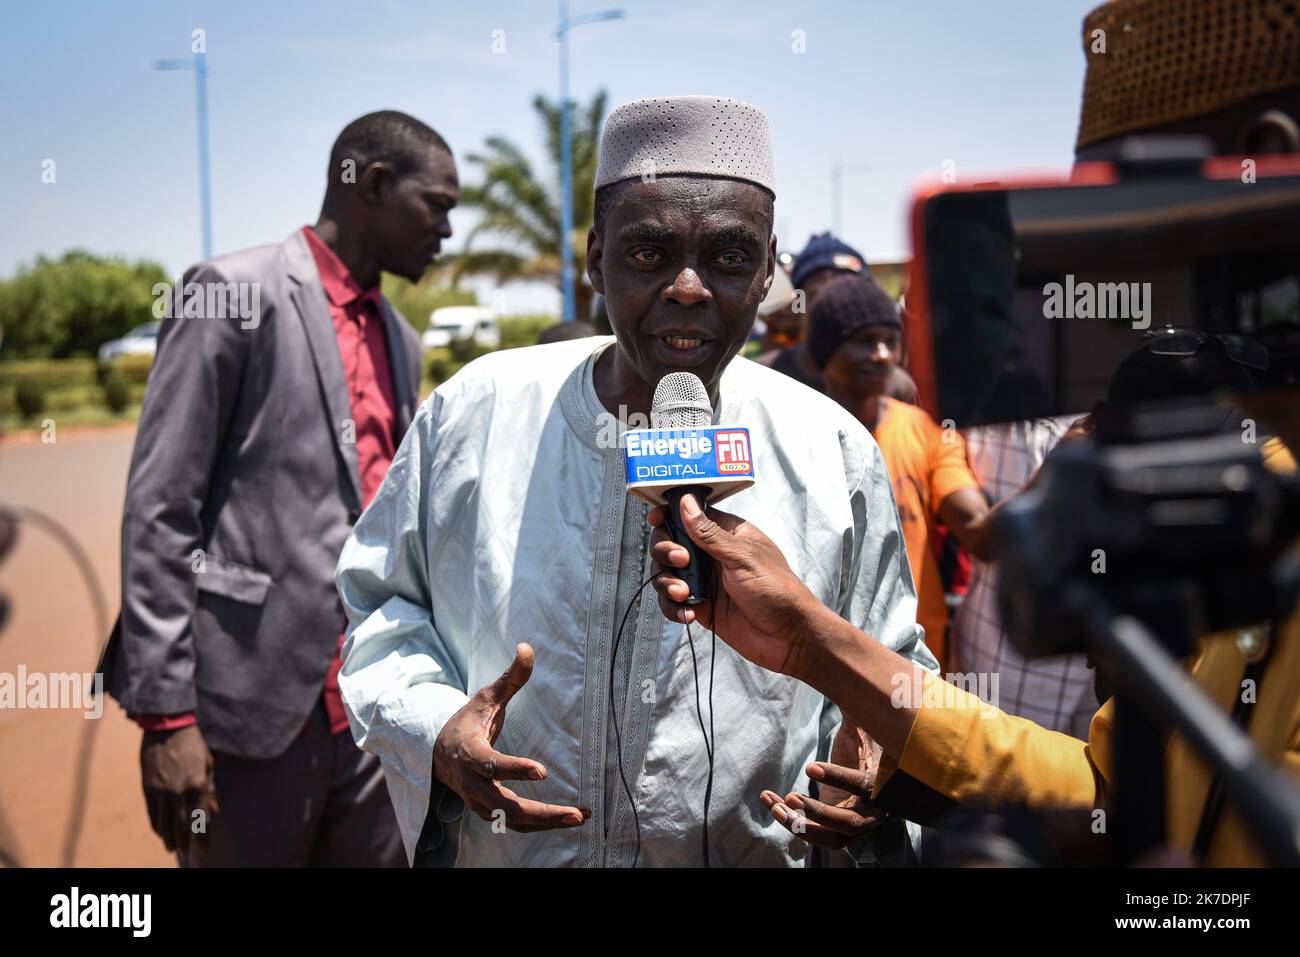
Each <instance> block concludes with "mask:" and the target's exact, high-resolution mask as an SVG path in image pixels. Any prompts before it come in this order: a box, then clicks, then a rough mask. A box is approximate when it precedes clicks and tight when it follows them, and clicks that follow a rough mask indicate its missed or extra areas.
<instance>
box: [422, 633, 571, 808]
mask: <svg viewBox="0 0 1300 957" xmlns="http://www.w3.org/2000/svg"><path fill="white" fill-rule="evenodd" d="M532 673H533V649H532V648H531V647H530V646H529V645H526V644H520V645H519V646H518V647H517V648H516V649H515V660H514V661H512V662H511V663H510V667H509V668H507V669H506V670H505V672H504V673H502V675H501V677H500V678H498V679H497V680H496V681H494V682H492V684H490V685H485V686H484V687H482V688H480V689H479V691H478V693H477V694H475V695H474V696H473V697H472V698H470V699H469V701H468V702H466V703H465V706H464V707H463V708H461V709H460V710H459V711H457V712H456V713H455V714H454V715H452V716H451V719H450V720H449V721H448V722H447V723H446V724H445V725H443V728H442V731H441V732H440V733H439V735H438V740H437V741H436V742H434V746H433V772H434V774H435V776H436V777H437V778H438V780H439V781H441V782H442V783H443V784H445V785H447V787H449V788H451V789H452V790H453V791H455V792H456V793H457V794H459V795H460V796H461V798H462V799H464V801H465V806H466V807H468V808H469V809H470V810H471V811H473V812H474V813H475V814H477V815H478V816H479V817H481V818H482V819H483V820H485V821H489V820H493V819H494V818H496V817H499V816H500V815H504V819H505V824H506V827H508V828H510V830H512V831H545V830H551V829H553V828H558V827H577V826H578V825H579V824H581V823H582V822H583V821H585V820H587V818H589V817H590V816H591V813H590V812H589V811H584V810H582V809H581V808H577V807H565V806H561V805H557V804H543V803H542V802H540V801H530V800H528V799H527V798H521V797H520V796H519V795H518V794H516V793H515V792H514V791H512V790H510V788H508V787H505V786H504V785H503V784H501V782H502V781H543V780H545V779H546V768H545V767H543V766H542V765H541V764H540V763H539V762H537V761H533V760H532V759H530V758H521V757H516V756H514V755H512V754H503V753H501V752H500V751H497V750H496V749H495V748H494V747H493V746H492V745H493V744H495V743H496V739H497V737H498V736H499V735H500V734H501V728H502V726H503V725H504V724H505V718H506V705H508V704H509V703H510V699H511V698H513V697H514V696H515V693H516V692H517V691H518V690H519V689H520V688H522V687H523V686H524V685H525V684H526V683H527V681H528V679H529V678H530V677H531V676H532Z"/></svg>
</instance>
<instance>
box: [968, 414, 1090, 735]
mask: <svg viewBox="0 0 1300 957" xmlns="http://www.w3.org/2000/svg"><path fill="white" fill-rule="evenodd" d="M1075 418H1077V416H1064V417H1062V418H1056V419H1037V420H1034V421H1029V422H1015V423H1010V424H1006V425H989V426H980V427H978V428H972V429H967V430H966V431H965V432H964V435H965V437H966V455H967V458H968V460H969V462H970V467H971V471H972V472H974V473H975V477H976V478H977V479H978V480H979V483H980V487H981V488H982V489H983V490H984V493H985V494H986V495H987V496H988V497H989V498H990V499H991V500H992V501H993V502H995V503H996V502H999V501H1001V500H1002V499H1004V498H1007V497H1009V496H1011V495H1014V494H1015V493H1016V492H1017V491H1019V490H1020V488H1021V487H1022V486H1023V485H1024V484H1025V483H1026V482H1028V481H1029V479H1030V477H1031V476H1032V475H1033V474H1034V472H1036V471H1037V470H1038V467H1039V466H1040V465H1041V464H1042V463H1043V459H1044V458H1046V456H1047V453H1048V452H1050V451H1051V450H1052V448H1053V447H1054V446H1055V445H1056V443H1057V442H1059V441H1060V439H1061V436H1063V435H1065V432H1066V430H1067V429H1068V428H1069V427H1070V424H1071V423H1072V422H1073V421H1074V420H1075ZM973 564H974V571H973V573H972V575H971V583H970V590H969V592H968V593H967V595H966V598H965V600H964V601H962V603H961V607H960V609H959V610H958V612H957V614H956V616H955V617H954V619H953V623H952V631H951V634H952V639H951V641H952V645H953V660H954V661H955V667H956V670H957V671H958V672H962V673H970V672H975V673H981V672H984V673H988V674H990V675H997V676H998V700H997V701H994V702H990V703H991V704H994V705H996V706H997V707H999V708H1001V709H1002V710H1003V711H1005V712H1007V713H1008V714H1014V715H1019V716H1020V717H1022V718H1028V719H1029V720H1030V721H1033V722H1035V723H1036V724H1039V725H1042V726H1043V727H1045V728H1051V729H1053V730H1055V731H1061V732H1063V733H1065V734H1069V735H1073V736H1074V737H1076V738H1083V739H1085V740H1086V739H1087V737H1088V725H1089V723H1090V722H1091V721H1092V716H1093V714H1094V713H1095V712H1096V710H1097V698H1096V694H1095V692H1094V690H1093V676H1092V671H1091V670H1090V669H1089V668H1088V666H1087V664H1086V663H1085V662H1086V659H1085V656H1084V655H1081V654H1080V655H1064V656H1061V657H1053V658H1037V659H1033V660H1029V659H1026V658H1025V657H1024V656H1023V655H1021V654H1020V652H1018V651H1017V650H1016V649H1015V646H1014V645H1012V643H1011V639H1010V637H1009V636H1008V635H1007V633H1006V631H1005V630H1003V628H1002V619H1001V616H1000V615H999V613H998V603H997V593H998V570H997V565H995V564H988V563H985V562H980V561H974V562H973Z"/></svg>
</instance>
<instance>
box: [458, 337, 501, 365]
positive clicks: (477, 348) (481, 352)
mask: <svg viewBox="0 0 1300 957" xmlns="http://www.w3.org/2000/svg"><path fill="white" fill-rule="evenodd" d="M493 351H495V350H493V349H492V347H491V346H485V345H482V344H480V343H479V342H478V341H477V340H475V339H473V338H472V337H469V336H467V337H465V338H464V339H453V340H451V357H452V358H453V359H455V360H456V361H457V362H459V363H460V364H461V365H465V363H467V362H473V361H474V360H475V359H477V358H478V357H479V356H485V355H487V354H488V353H489V352H493Z"/></svg>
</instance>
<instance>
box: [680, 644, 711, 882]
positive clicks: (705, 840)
mask: <svg viewBox="0 0 1300 957" xmlns="http://www.w3.org/2000/svg"><path fill="white" fill-rule="evenodd" d="M709 633H710V634H712V635H713V642H712V644H711V645H710V647H709V730H708V731H705V730H704V714H703V712H702V711H701V710H700V670H699V667H698V666H697V665H696V663H695V636H694V635H693V634H691V626H690V624H689V623H687V625H686V643H687V644H688V645H689V646H690V649H691V673H692V674H693V675H694V677H695V716H696V717H697V718H698V719H699V722H700V734H701V735H703V736H704V752H705V754H707V755H708V757H709V778H708V782H707V783H706V784H705V785H704V829H703V833H702V835H701V838H700V840H701V843H702V844H703V847H704V866H705V867H709V866H710V865H709V803H710V801H711V800H712V798H713V749H714V747H715V745H716V743H717V740H718V736H717V734H716V733H715V732H714V730H713V663H714V662H715V661H716V660H717V657H718V633H717V632H716V631H713V630H712V629H710V630H709Z"/></svg>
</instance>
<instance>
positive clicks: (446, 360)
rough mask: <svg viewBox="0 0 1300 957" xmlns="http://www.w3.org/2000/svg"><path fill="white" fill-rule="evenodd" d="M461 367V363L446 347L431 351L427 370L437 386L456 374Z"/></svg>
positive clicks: (430, 378) (427, 373)
mask: <svg viewBox="0 0 1300 957" xmlns="http://www.w3.org/2000/svg"><path fill="white" fill-rule="evenodd" d="M459 368H460V364H459V363H457V362H456V361H455V360H454V359H452V358H451V356H449V355H447V350H446V349H433V350H431V351H430V352H429V361H428V362H427V363H426V365H425V372H426V375H427V376H428V378H429V380H430V381H431V382H432V383H433V385H434V387H437V386H440V385H442V384H443V383H444V382H446V381H447V380H448V379H450V378H451V377H452V376H453V375H455V374H456V370H457V369H459Z"/></svg>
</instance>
